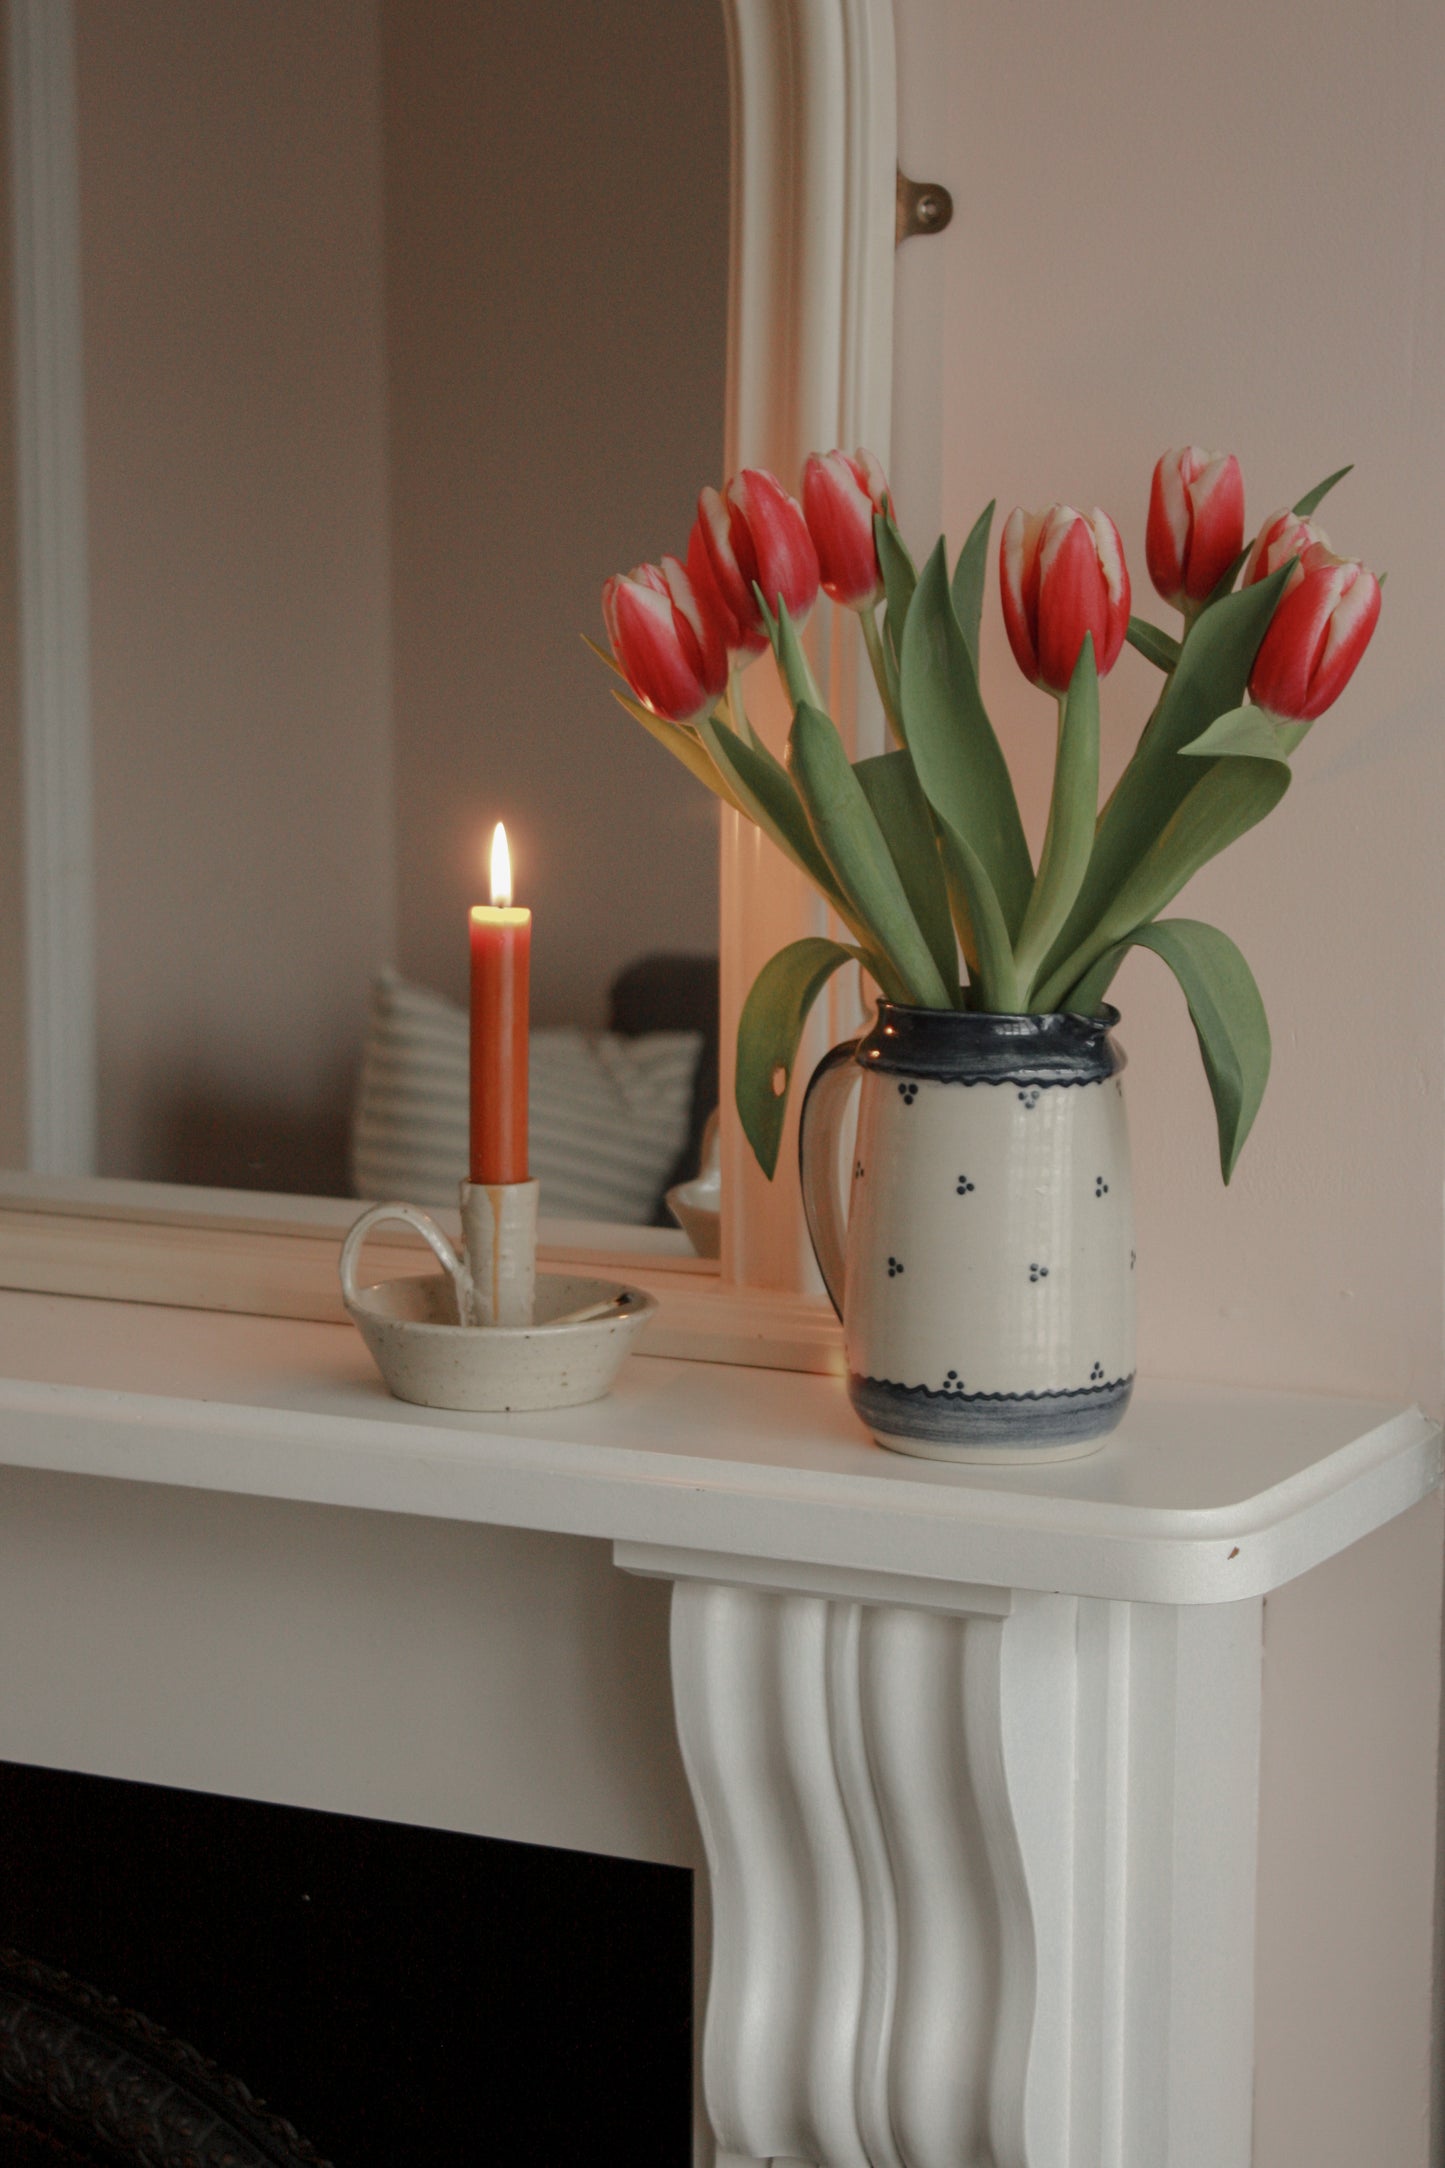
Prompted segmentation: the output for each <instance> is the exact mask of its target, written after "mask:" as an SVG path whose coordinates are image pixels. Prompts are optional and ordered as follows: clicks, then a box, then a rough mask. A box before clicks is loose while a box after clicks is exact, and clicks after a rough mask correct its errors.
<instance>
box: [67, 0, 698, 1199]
mask: <svg viewBox="0 0 1445 2168" xmlns="http://www.w3.org/2000/svg"><path fill="white" fill-rule="evenodd" d="M77 68H78V94H79V108H80V157H81V217H82V279H83V297H84V309H85V335H86V430H87V458H88V472H89V490H88V506H89V519H90V559H91V591H92V619H93V624H92V633H93V639H92V666H93V707H94V730H95V761H96V800H97V834H96V870H97V914H98V926H97V949H98V976H99V1036H100V1063H101V1076H100V1122H101V1169H100V1171H102V1172H103V1173H108V1174H129V1175H140V1176H148V1177H151V1178H158V1179H169V1180H198V1181H205V1182H213V1183H223V1184H236V1185H241V1186H248V1187H259V1188H268V1189H275V1188H300V1189H310V1190H322V1191H335V1190H340V1189H342V1188H343V1187H344V1183H345V1136H346V1126H347V1116H348V1111H349V1105H350V1097H351V1092H352V1088H353V1082H354V1076H355V1069H356V1063H357V1060H358V1057H359V1054H360V1047H361V1035H362V1031H363V1028H364V1021H365V1006H366V996H367V988H368V982H369V980H370V977H371V975H372V973H373V972H374V970H375V969H376V968H377V967H378V966H379V965H381V964H383V963H388V962H391V963H396V964H399V965H400V967H401V968H402V969H403V970H404V971H407V972H409V973H411V974H412V975H414V976H417V977H420V978H422V979H424V980H426V981H428V982H429V983H431V984H433V985H435V986H437V987H439V988H440V989H442V990H444V991H447V992H450V993H452V994H454V995H460V994H461V992H462V986H463V973H464V958H465V912H466V906H467V904H468V903H469V902H471V901H474V900H476V898H477V896H478V894H479V893H480V890H479V885H478V876H479V864H478V857H479V852H478V846H479V843H480V841H481V838H482V836H483V834H484V832H485V830H486V829H487V828H488V827H489V825H490V822H491V821H492V820H493V819H495V818H496V817H497V816H498V815H503V816H504V817H506V818H507V819H508V821H509V824H510V825H511V826H512V829H513V832H514V835H515V838H516V842H517V846H518V851H517V855H518V860H519V873H520V880H521V884H522V886H521V893H522V894H523V895H524V897H525V899H526V900H527V901H528V902H530V903H531V904H532V905H533V907H534V909H535V911H536V913H537V941H536V946H535V951H534V954H535V957H536V964H535V969H536V982H535V992H536V1013H537V1016H538V1019H539V1021H575V1022H578V1023H582V1024H586V1025H595V1024H599V1023H601V1021H602V1020H603V1016H604V1013H605V1002H606V988H607V984H608V981H609V980H610V978H611V977H612V976H613V974H614V973H615V971H616V970H617V969H618V967H619V966H620V965H622V964H623V963H625V962H626V961H627V960H628V959H629V958H630V957H632V956H635V955H637V954H638V953H640V952H641V951H643V950H645V949H647V948H650V947H651V948H655V947H667V948H689V949H693V950H701V951H712V950H714V949H715V947H716V910H717V904H716V820H715V814H714V810H713V807H712V803H711V801H710V800H708V799H707V798H706V797H705V796H704V795H703V794H702V793H701V792H700V791H698V790H697V789H696V787H695V786H693V785H692V784H690V782H689V781H688V779H687V778H685V777H683V776H682V775H680V774H678V775H676V776H674V774H673V773H672V772H671V769H670V765H669V764H668V763H666V762H665V761H664V760H663V759H662V757H661V756H660V755H659V754H658V753H657V752H656V750H655V749H654V748H653V747H652V746H651V745H650V743H648V742H647V741H646V740H645V739H644V738H643V736H642V734H641V733H640V732H638V731H637V729H636V727H635V726H634V725H633V724H631V723H630V722H629V721H628V720H627V718H625V717H624V716H623V715H622V714H621V711H620V710H618V709H617V708H616V706H615V703H613V702H612V701H611V700H610V698H609V695H608V692H607V688H606V680H605V675H604V673H603V672H602V669H601V666H600V665H599V664H598V663H596V662H595V660H594V659H593V658H591V657H590V656H588V654H587V653H586V651H585V649H583V647H582V645H581V640H580V637H579V634H580V632H581V631H582V630H583V629H593V630H595V629H597V610H596V597H597V590H598V587H599V585H600V582H601V579H602V578H603V577H604V576H605V574H606V573H607V572H609V571H611V570H614V569H618V568H619V567H620V566H622V565H624V564H626V563H627V562H629V561H631V559H632V558H633V557H635V556H636V555H638V554H641V553H643V552H656V551H658V550H661V549H662V548H665V547H669V546H670V547H673V548H679V547H680V546H681V544H682V541H683V539H684V537H685V534H686V524H687V519H688V516H689V512H690V505H691V496H692V493H693V492H694V490H695V488H696V486H697V484H698V483H699V482H701V481H702V480H704V479H708V478H715V477H716V473H717V468H718V466H719V462H720V456H721V431H722V409H723V370H724V345H725V315H726V284H727V100H726V68H725V57H724V52H723V39H722V28H721V22H720V19H719V20H716V21H715V20H714V18H713V12H712V10H711V9H707V8H704V9H699V10H691V9H689V10H677V9H675V8H673V7H670V6H669V5H668V4H667V0H625V4H624V5H622V6H620V7H609V8H608V9H607V10H605V11H601V10H595V11H594V10H578V9H575V8H571V7H568V6H565V5H562V4H560V0H542V4H539V5H530V6H526V7H523V6H521V5H516V4H509V5H505V6H493V7H487V8H479V7H476V6H474V5H467V4H462V0H408V4H407V5H401V4H400V0H397V4H392V0H316V4H314V5H308V6H307V7H305V8H296V7H294V6H292V5H289V4H288V0H255V4H254V5H248V6H247V7H246V8H244V9H239V8H236V9H215V8H211V7H209V6H205V5H202V4H200V0H137V4H135V5H128V6H127V7H126V8H124V9H117V8H115V7H113V6H109V5H107V4H106V0H78V6H77ZM662 84H665V85H666V96H665V97H663V96H661V95H659V87H658V86H659V85H662Z"/></svg>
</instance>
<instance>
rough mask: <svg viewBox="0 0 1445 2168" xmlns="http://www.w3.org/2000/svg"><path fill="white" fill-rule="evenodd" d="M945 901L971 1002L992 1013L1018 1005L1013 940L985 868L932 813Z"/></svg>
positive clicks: (1015, 1008)
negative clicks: (966, 973)
mask: <svg viewBox="0 0 1445 2168" xmlns="http://www.w3.org/2000/svg"><path fill="white" fill-rule="evenodd" d="M934 817H935V819H936V820H937V822H938V843H939V850H940V852H941V853H942V857H943V874H944V879H945V881H946V882H947V884H948V901H949V906H950V908H951V910H952V912H953V921H954V925H955V927H956V929H957V932H958V940H959V946H960V947H961V948H962V950H963V953H964V955H965V956H966V957H967V958H968V969H969V1006H970V1007H971V1008H976V1009H987V1010H990V1011H992V1012H993V1013H994V1014H995V1015H1000V1014H1001V1015H1016V1014H1018V1012H1019V1011H1020V1010H1021V1009H1022V1007H1023V1003H1022V1001H1021V1000H1020V998H1019V984H1018V972H1017V970H1016V968H1015V965H1014V954H1013V944H1012V942H1011V941H1010V939H1009V930H1008V925H1007V922H1006V921H1005V919H1004V915H1003V910H1002V908H1001V906H1000V904H999V900H998V897H997V895H996V894H995V893H994V886H993V883H992V881H990V879H989V877H988V869H987V868H986V867H985V865H984V863H983V861H982V859H981V858H980V857H979V855H978V853H977V852H976V851H975V850H974V848H973V846H972V844H971V843H969V842H968V840H967V839H966V837H964V836H961V835H960V834H959V833H958V830H957V829H956V828H955V827H954V826H953V824H952V822H951V821H949V820H948V818H947V817H946V816H945V815H944V814H941V813H935V816H934Z"/></svg>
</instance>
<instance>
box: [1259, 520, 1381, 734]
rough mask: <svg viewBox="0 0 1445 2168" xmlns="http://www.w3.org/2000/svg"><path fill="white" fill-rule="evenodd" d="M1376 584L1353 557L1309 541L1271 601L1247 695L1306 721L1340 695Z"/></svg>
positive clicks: (1371, 614)
mask: <svg viewBox="0 0 1445 2168" xmlns="http://www.w3.org/2000/svg"><path fill="white" fill-rule="evenodd" d="M1379 615H1380V583H1379V581H1378V580H1377V579H1376V578H1375V575H1374V573H1373V572H1371V571H1369V570H1367V568H1366V567H1365V566H1364V565H1362V564H1361V563H1360V562H1359V560H1358V558H1353V557H1336V556H1335V554H1334V552H1333V551H1332V550H1330V549H1329V548H1327V546H1326V545H1325V544H1324V543H1323V542H1315V543H1312V544H1311V545H1310V546H1309V547H1308V548H1307V549H1306V550H1305V553H1304V555H1303V557H1302V558H1301V559H1300V563H1299V567H1298V574H1297V577H1296V578H1295V580H1294V581H1293V583H1292V584H1291V585H1290V586H1289V587H1287V588H1286V590H1285V594H1284V599H1283V600H1282V601H1281V602H1280V603H1279V604H1278V605H1277V606H1276V609H1275V613H1274V616H1273V617H1272V618H1271V619H1270V621H1269V629H1268V631H1267V632H1266V633H1265V636H1264V638H1263V640H1262V641H1261V642H1260V647H1259V653H1258V654H1257V655H1256V656H1255V658H1254V668H1253V670H1252V671H1251V672H1250V676H1249V690H1250V696H1251V698H1252V699H1253V700H1254V702H1255V704H1256V705H1257V706H1258V707H1261V708H1267V709H1268V710H1269V712H1270V714H1271V715H1274V716H1277V717H1278V718H1279V720H1280V721H1281V722H1290V723H1312V722H1313V721H1314V720H1315V717H1316V716H1317V715H1323V714H1324V712H1325V709H1326V708H1328V707H1330V706H1332V705H1333V704H1334V702H1335V701H1336V700H1338V699H1339V696H1340V694H1341V693H1342V692H1343V691H1344V689H1345V687H1346V686H1347V685H1348V684H1349V682H1350V679H1351V678H1352V677H1353V676H1354V673H1355V665H1356V664H1357V663H1358V661H1359V659H1360V657H1361V656H1362V655H1363V654H1364V652H1365V649H1366V648H1367V647H1368V646H1369V644H1370V635H1371V634H1372V633H1373V631H1374V629H1375V625H1376V622H1377V620H1378V618H1379Z"/></svg>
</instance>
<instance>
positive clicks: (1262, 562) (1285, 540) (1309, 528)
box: [1242, 508, 1330, 587]
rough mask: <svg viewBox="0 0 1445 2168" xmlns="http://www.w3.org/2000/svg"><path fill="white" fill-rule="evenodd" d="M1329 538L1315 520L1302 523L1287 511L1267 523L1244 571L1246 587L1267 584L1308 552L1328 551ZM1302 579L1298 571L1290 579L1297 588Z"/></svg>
mask: <svg viewBox="0 0 1445 2168" xmlns="http://www.w3.org/2000/svg"><path fill="white" fill-rule="evenodd" d="M1329 546H1330V544H1329V537H1328V536H1327V535H1326V533H1325V531H1324V529H1323V527H1317V526H1316V525H1315V523H1314V521H1313V520H1312V519H1301V518H1300V516H1299V514H1298V512H1291V511H1290V510H1289V509H1288V508H1286V509H1285V510H1284V511H1282V512H1276V513H1275V514H1274V516H1273V518H1272V519H1267V520H1266V521H1265V523H1264V525H1263V526H1262V527H1261V528H1260V530H1259V533H1258V534H1257V535H1256V536H1255V538H1254V541H1253V542H1252V543H1251V545H1250V551H1249V556H1248V559H1247V560H1246V562H1245V567H1244V579H1243V582H1242V585H1243V586H1245V587H1253V586H1254V584H1255V582H1256V581H1257V580H1267V579H1268V578H1269V575H1270V574H1271V572H1278V570H1279V568H1280V566H1281V565H1282V564H1285V563H1287V561H1288V560H1289V559H1290V558H1291V557H1303V556H1304V554H1305V551H1306V550H1309V549H1314V548H1320V549H1326V550H1327V549H1328V548H1329ZM1299 577H1300V574H1299V569H1298V567H1296V569H1295V571H1294V574H1293V576H1292V577H1291V579H1290V583H1289V584H1290V586H1291V587H1293V586H1294V585H1295V584H1296V582H1297V581H1298V579H1299Z"/></svg>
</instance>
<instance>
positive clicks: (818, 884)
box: [698, 716, 856, 930]
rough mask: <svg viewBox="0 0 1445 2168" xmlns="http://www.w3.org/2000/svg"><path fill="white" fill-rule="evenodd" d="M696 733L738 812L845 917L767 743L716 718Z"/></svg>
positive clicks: (810, 833)
mask: <svg viewBox="0 0 1445 2168" xmlns="http://www.w3.org/2000/svg"><path fill="white" fill-rule="evenodd" d="M698 736H699V737H700V739H701V740H702V743H703V745H704V746H705V747H706V749H707V751H708V752H709V753H710V754H711V755H712V759H713V762H714V764H715V765H716V767H717V768H718V770H719V771H720V773H721V775H722V777H723V780H724V781H725V783H726V784H727V786H728V788H729V790H730V791H731V792H732V794H733V797H734V799H735V802H736V804H737V807H738V811H739V812H740V813H743V814H745V815H746V816H747V818H748V819H749V820H750V821H752V822H753V823H754V824H755V825H756V826H757V827H759V828H761V829H762V831H763V834H764V835H765V836H768V837H769V838H771V840H772V841H773V842H774V843H776V845H777V846H778V849H779V850H780V851H781V852H782V854H783V856H784V857H785V858H788V859H791V860H792V862H793V864H794V865H795V866H797V867H798V869H799V871H800V872H802V873H805V874H806V875H807V877H808V879H809V880H810V881H811V882H812V884H813V886H814V887H815V888H816V889H817V890H818V893H819V894H820V895H821V896H824V897H826V899H827V901H828V902H829V903H831V904H832V905H833V907H834V909H835V910H837V911H839V912H841V913H843V915H844V916H846V915H847V911H846V905H845V904H844V900H843V897H842V895H841V894H840V892H839V889H838V884H837V882H836V881H835V880H834V879H833V876H832V873H831V872H830V871H829V868H828V862H827V860H826V859H825V858H824V856H823V854H822V852H821V851H820V850H819V848H818V846H817V843H816V842H815V841H814V838H813V831H812V829H811V827H810V826H809V824H808V816H807V814H806V813H805V812H804V810H803V807H802V804H801V802H800V800H799V798H798V793H797V791H796V790H795V789H794V788H793V783H792V778H791V777H790V776H789V774H788V772H787V770H786V768H784V766H783V765H782V762H781V761H779V760H776V759H775V758H774V756H773V755H772V754H771V753H770V752H769V751H768V749H767V747H766V746H764V745H761V744H759V745H749V744H748V743H747V741H746V740H745V739H743V738H740V737H739V736H738V734H737V732H736V731H735V730H729V729H728V727H727V725H726V724H725V723H720V722H718V721H717V720H716V718H715V717H708V716H704V717H703V719H702V721H701V722H700V723H699V724H698ZM855 930H856V929H855Z"/></svg>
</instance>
